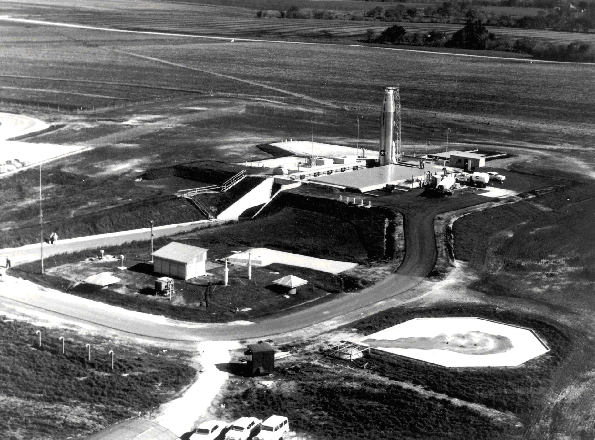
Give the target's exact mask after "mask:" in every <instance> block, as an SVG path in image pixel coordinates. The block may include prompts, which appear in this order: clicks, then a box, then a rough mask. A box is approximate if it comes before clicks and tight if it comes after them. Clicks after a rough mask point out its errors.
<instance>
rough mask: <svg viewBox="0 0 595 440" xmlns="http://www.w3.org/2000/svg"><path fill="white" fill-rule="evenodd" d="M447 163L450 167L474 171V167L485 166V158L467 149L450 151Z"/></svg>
mask: <svg viewBox="0 0 595 440" xmlns="http://www.w3.org/2000/svg"><path fill="white" fill-rule="evenodd" d="M448 164H449V165H450V166H451V167H456V168H462V169H464V170H465V171H474V170H475V169H476V168H481V167H485V165H486V158H485V156H484V155H482V154H477V153H471V152H467V151H452V152H451V153H450V161H449V163H448Z"/></svg>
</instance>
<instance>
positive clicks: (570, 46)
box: [365, 18, 595, 62]
mask: <svg viewBox="0 0 595 440" xmlns="http://www.w3.org/2000/svg"><path fill="white" fill-rule="evenodd" d="M365 41H366V42H368V43H380V44H399V45H407V46H426V47H447V48H457V49H472V50H497V51H506V52H519V53H526V54H529V55H531V56H533V57H534V58H537V59H544V60H553V61H570V62H595V45H593V44H592V43H588V42H584V41H573V42H571V43H561V42H560V43H558V42H544V41H540V40H536V39H533V38H518V39H504V38H500V37H498V36H496V35H494V34H493V33H491V32H489V31H488V29H487V28H486V26H485V25H484V24H483V23H482V22H481V20H477V19H473V18H470V19H468V20H467V22H466V23H465V26H464V27H463V28H461V29H459V30H458V31H456V32H454V33H453V34H448V33H446V32H442V31H430V32H415V33H413V32H407V31H406V29H405V28H404V27H402V26H399V25H394V26H391V27H389V28H387V29H385V30H384V31H383V32H381V33H380V35H376V33H375V32H374V30H372V29H369V30H368V31H367V32H366V37H365Z"/></svg>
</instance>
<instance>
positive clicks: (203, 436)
mask: <svg viewBox="0 0 595 440" xmlns="http://www.w3.org/2000/svg"><path fill="white" fill-rule="evenodd" d="M228 426H229V424H228V423H227V422H223V421H221V420H209V421H208V422H203V423H201V424H200V425H199V426H198V428H196V429H195V430H194V434H192V435H191V436H190V440H216V439H218V438H221V435H222V434H223V431H224V430H225V428H227V427H228Z"/></svg>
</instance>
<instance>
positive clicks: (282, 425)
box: [254, 416, 289, 440]
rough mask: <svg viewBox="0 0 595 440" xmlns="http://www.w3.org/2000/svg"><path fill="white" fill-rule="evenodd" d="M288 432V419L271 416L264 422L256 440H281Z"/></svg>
mask: <svg viewBox="0 0 595 440" xmlns="http://www.w3.org/2000/svg"><path fill="white" fill-rule="evenodd" d="M286 432H289V421H288V420H287V417H283V416H271V417H269V418H268V419H266V420H265V421H264V422H262V426H261V428H260V433H259V434H258V435H257V436H256V437H254V440H281V439H282V438H283V436H284V435H285V433H286Z"/></svg>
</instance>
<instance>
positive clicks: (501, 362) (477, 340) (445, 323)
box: [360, 317, 548, 367]
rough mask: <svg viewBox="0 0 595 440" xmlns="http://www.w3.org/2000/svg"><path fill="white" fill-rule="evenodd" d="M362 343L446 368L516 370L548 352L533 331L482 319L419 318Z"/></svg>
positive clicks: (373, 336) (366, 339)
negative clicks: (514, 368)
mask: <svg viewBox="0 0 595 440" xmlns="http://www.w3.org/2000/svg"><path fill="white" fill-rule="evenodd" d="M360 343H362V344H364V345H367V346H370V347H374V348H376V349H378V350H382V351H386V352H389V353H394V354H397V355H400V356H406V357H409V358H413V359H418V360H421V361H424V362H430V363H433V364H437V365H442V366H445V367H516V366H519V365H522V364H523V363H525V362H527V361H528V360H530V359H533V358H535V357H537V356H541V355H542V354H544V353H546V352H547V351H548V348H547V346H545V345H544V343H542V342H541V340H540V339H539V338H538V337H537V336H536V335H535V334H534V333H533V332H532V331H531V330H529V329H526V328H522V327H516V326H513V325H508V324H503V323H500V322H496V321H490V320H486V319H481V318H474V317H469V318H415V319H412V320H410V321H406V322H403V323H401V324H398V325H395V326H393V327H390V328H387V329H385V330H382V331H380V332H378V333H374V334H371V335H368V336H366V337H364V338H362V340H361V341H360Z"/></svg>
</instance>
